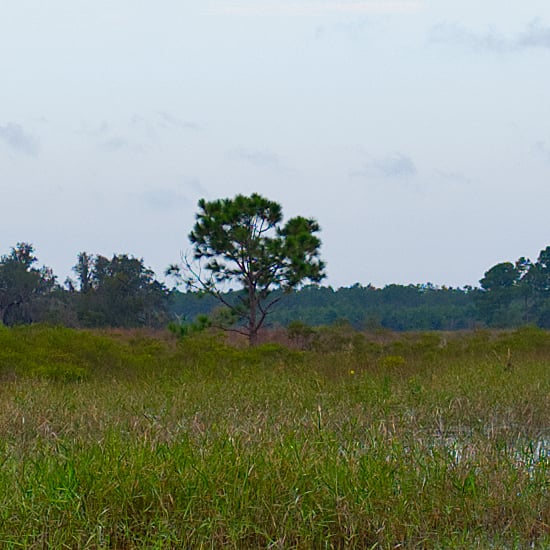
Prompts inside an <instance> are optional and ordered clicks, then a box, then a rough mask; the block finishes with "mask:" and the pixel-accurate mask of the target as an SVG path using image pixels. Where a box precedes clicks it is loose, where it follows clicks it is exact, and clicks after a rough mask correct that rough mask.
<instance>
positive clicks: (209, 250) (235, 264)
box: [167, 193, 325, 344]
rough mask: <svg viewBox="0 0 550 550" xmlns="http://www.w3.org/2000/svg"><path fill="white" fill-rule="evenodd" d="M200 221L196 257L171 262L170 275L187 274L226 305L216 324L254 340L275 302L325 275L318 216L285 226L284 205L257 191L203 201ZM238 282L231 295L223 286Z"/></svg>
mask: <svg viewBox="0 0 550 550" xmlns="http://www.w3.org/2000/svg"><path fill="white" fill-rule="evenodd" d="M199 208H200V211H199V213H198V214H197V222H196V224H195V226H194V228H193V230H192V231H191V233H190V234H189V240H190V241H191V243H192V244H193V247H194V261H195V264H196V265H193V263H192V262H191V261H189V260H188V259H185V265H184V271H183V274H182V271H181V269H180V267H179V266H176V265H174V266H171V267H170V268H169V269H168V272H167V273H168V274H171V275H177V276H180V277H182V278H183V279H184V281H185V283H186V284H187V287H188V288H190V289H193V290H199V291H201V292H205V293H207V294H210V295H211V296H214V297H215V298H216V299H217V300H218V301H219V302H220V303H221V304H222V305H223V306H224V308H225V311H226V312H227V313H228V315H225V316H224V318H223V320H222V322H218V323H217V324H218V326H220V327H221V328H223V329H225V330H232V331H235V332H239V333H241V334H245V335H246V336H247V337H248V339H249V341H250V343H251V344H255V343H256V342H257V340H258V332H259V330H260V329H261V328H262V326H263V324H264V322H265V320H266V318H267V316H268V315H269V314H270V313H271V311H272V309H273V307H274V306H275V305H276V304H277V303H278V302H279V301H280V300H281V298H282V295H281V293H278V294H275V295H274V290H275V289H281V290H282V291H283V292H285V293H288V292H289V291H290V290H292V289H295V288H297V287H298V286H299V285H300V284H302V283H303V282H304V281H308V280H309V281H311V282H319V281H321V280H322V279H323V278H324V276H325V275H324V273H323V269H324V264H323V262H322V261H321V260H320V259H319V247H320V246H321V241H320V240H319V238H318V237H317V236H316V235H315V233H317V232H318V231H319V230H320V228H319V225H318V224H317V222H316V221H315V220H312V219H307V218H304V217H301V216H298V217H295V218H292V219H290V220H288V221H287V222H286V224H285V225H284V226H281V222H282V218H283V214H282V209H281V206H280V205H279V204H278V203H276V202H273V201H270V200H268V199H266V198H264V197H261V196H260V195H257V194H255V193H254V194H252V195H251V196H250V197H245V196H243V195H237V196H236V197H235V198H234V199H222V200H216V201H212V202H207V201H205V200H204V199H201V200H200V201H199ZM235 284H236V285H237V286H238V290H239V292H237V293H235V295H234V296H233V297H232V298H233V299H228V298H227V295H226V293H225V292H224V291H226V290H227V288H228V285H230V286H231V285H235Z"/></svg>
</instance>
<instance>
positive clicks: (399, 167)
mask: <svg viewBox="0 0 550 550" xmlns="http://www.w3.org/2000/svg"><path fill="white" fill-rule="evenodd" d="M417 172H418V170H417V169H416V165H415V163H414V161H413V160H412V159H411V158H410V157H408V156H406V155H403V154H401V153H395V154H393V155H388V156H387V157H382V158H378V159H373V160H370V161H368V162H366V163H365V165H364V166H363V168H362V169H361V170H358V171H355V172H353V173H352V174H351V176H352V177H369V176H372V177H375V176H378V177H380V176H382V177H383V178H389V179H404V178H411V177H413V176H415V175H416V174H417Z"/></svg>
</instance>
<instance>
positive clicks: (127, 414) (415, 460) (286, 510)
mask: <svg viewBox="0 0 550 550" xmlns="http://www.w3.org/2000/svg"><path fill="white" fill-rule="evenodd" d="M293 330H294V333H293V332H292V331H291V335H292V334H293V335H294V337H297V336H299V337H306V338H307V337H308V331H307V330H306V331H305V332H300V327H296V326H295V327H294V329H293ZM318 332H319V334H320V335H319V336H318V338H317V339H316V340H314V341H310V342H309V344H308V346H307V347H309V351H299V350H298V349H294V350H292V349H287V348H285V347H282V346H281V345H279V344H273V343H272V344H264V345H261V346H258V347H255V348H244V349H240V348H236V347H230V346H228V345H227V344H225V343H224V342H223V340H220V338H219V337H217V336H215V335H214V334H211V333H208V332H202V333H197V334H194V335H190V336H188V337H186V338H184V339H182V340H175V339H173V337H170V336H169V335H168V334H167V333H166V334H165V333H157V334H156V335H149V336H148V335H147V334H146V333H144V332H137V331H134V332H121V331H119V332H113V331H111V332H110V333H99V332H86V331H75V330H71V329H63V328H55V329H53V328H45V327H39V326H30V327H29V326H23V327H16V328H11V329H7V328H1V327H0V376H1V377H2V384H1V385H0V394H1V397H0V399H1V402H2V408H1V409H0V429H1V433H2V438H1V440H0V445H1V447H2V448H1V458H2V460H1V462H0V545H1V546H2V547H4V548H39V547H41V548H45V547H48V548H49V547H51V548H125V549H131V548H201V547H202V548H247V547H256V548H343V547H347V548H381V549H382V548H383V549H385V548H387V549H390V548H395V547H401V548H528V547H529V548H531V547H532V548H547V547H548V546H549V545H550V528H549V525H550V499H549V495H548V491H549V489H550V458H549V454H548V446H549V442H550V434H549V433H548V426H550V410H549V408H548V406H547V400H548V395H549V393H550V371H549V370H548V368H547V367H548V365H547V357H548V354H549V352H550V335H549V334H548V333H546V332H544V331H542V330H539V329H534V328H527V329H522V330H520V331H516V332H502V333H492V332H488V331H476V332H471V333H464V334H462V333H457V332H455V333H415V334H413V333H408V334H401V335H397V334H395V333H388V332H383V331H382V332H373V333H365V334H364V333H358V332H355V331H353V330H352V329H351V328H350V327H349V325H348V326H344V325H338V326H335V327H333V328H331V329H323V330H322V331H318ZM294 344H295V345H296V346H298V345H299V347H306V346H302V344H299V343H298V342H296V341H294Z"/></svg>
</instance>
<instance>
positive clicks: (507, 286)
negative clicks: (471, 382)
mask: <svg viewBox="0 0 550 550" xmlns="http://www.w3.org/2000/svg"><path fill="white" fill-rule="evenodd" d="M74 272H75V276H76V279H75V280H69V279H68V280H67V281H66V282H65V285H61V284H59V282H58V281H57V278H56V276H55V275H54V274H53V272H52V270H51V269H49V268H48V267H45V266H42V267H39V266H38V259H37V257H36V255H35V251H34V248H33V247H32V245H30V244H28V243H18V244H17V245H16V246H14V247H13V248H12V249H11V251H10V252H9V253H8V254H5V255H4V256H2V257H0V322H1V323H2V324H5V325H15V324H25V323H33V322H47V323H50V324H61V325H65V326H71V327H107V326H111V327H117V326H118V327H139V326H152V327H161V326H166V325H167V324H168V323H169V322H174V321H176V322H177V323H179V325H180V329H181V331H182V333H185V332H186V330H187V329H186V328H185V327H186V324H188V323H192V322H194V321H195V320H196V319H197V317H198V316H199V315H204V314H209V315H211V314H213V313H214V312H216V310H217V308H218V307H219V301H218V300H217V299H216V297H215V296H208V295H206V296H205V295H204V293H203V292H191V291H188V292H178V291H175V290H173V291H169V290H168V288H167V287H166V286H165V284H163V283H162V282H160V281H159V280H158V279H157V278H156V276H155V274H154V273H153V272H152V271H151V270H150V269H148V268H147V267H146V266H145V264H144V261H143V260H142V259H137V258H134V257H132V256H129V255H127V254H117V255H114V256H113V257H112V258H111V259H108V258H106V257H104V256H101V255H95V256H94V255H90V254H87V253H85V252H82V253H80V254H79V255H78V258H77V262H76V265H75V267H74ZM221 296H222V298H223V300H224V302H225V303H226V304H229V305H231V304H234V305H235V306H236V307H239V304H240V305H242V303H243V301H244V302H245V303H246V295H243V293H242V291H239V290H237V289H236V290H231V289H229V290H228V291H227V292H226V293H222V294H221ZM270 298H271V301H277V302H279V307H278V308H277V309H276V310H274V311H273V312H272V313H271V315H270V316H269V318H268V320H267V325H266V326H271V327H273V326H288V325H289V324H290V323H292V322H294V321H300V322H302V323H304V324H306V325H310V326H322V325H331V324H334V323H342V322H344V321H345V322H349V323H350V324H351V325H352V326H353V327H355V328H365V329H376V328H385V329H391V330H398V331H406V330H461V329H471V328H476V327H493V328H514V327H520V326H524V325H537V326H539V327H542V328H550V247H547V248H545V249H544V250H542V251H541V252H540V254H539V257H538V258H537V260H536V261H531V260H529V259H526V258H520V259H519V260H517V261H516V262H502V263H499V264H497V265H495V266H493V267H491V268H490V269H488V270H487V272H486V273H485V274H484V276H483V277H482V278H481V280H480V286H479V287H477V288H472V287H465V288H451V287H436V286H434V285H431V284H429V283H428V284H421V285H412V284H411V285H394V284H391V285H387V286H386V287H384V288H376V287H374V286H372V285H367V286H362V285H360V284H355V285H353V286H351V287H343V288H338V289H333V288H331V287H325V286H317V285H310V286H306V287H304V288H301V289H291V290H290V292H285V291H284V290H281V289H273V291H272V292H271V293H270ZM199 324H200V326H206V325H207V323H204V322H203V321H200V323H199ZM178 330H179V329H178Z"/></svg>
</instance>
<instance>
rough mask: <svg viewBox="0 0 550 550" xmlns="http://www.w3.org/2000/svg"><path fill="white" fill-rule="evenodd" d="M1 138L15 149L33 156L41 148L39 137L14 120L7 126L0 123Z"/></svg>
mask: <svg viewBox="0 0 550 550" xmlns="http://www.w3.org/2000/svg"><path fill="white" fill-rule="evenodd" d="M0 140H2V141H3V142H4V143H6V145H8V146H9V147H10V148H11V149H13V150H14V151H17V152H19V153H23V154H25V155H30V156H31V157H36V156H37V155H38V152H39V150H40V146H39V143H38V139H36V138H35V137H34V136H32V135H31V134H28V133H27V132H25V130H24V129H23V128H22V127H21V126H19V124H16V123H14V122H9V123H8V124H7V125H6V126H1V125H0Z"/></svg>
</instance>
